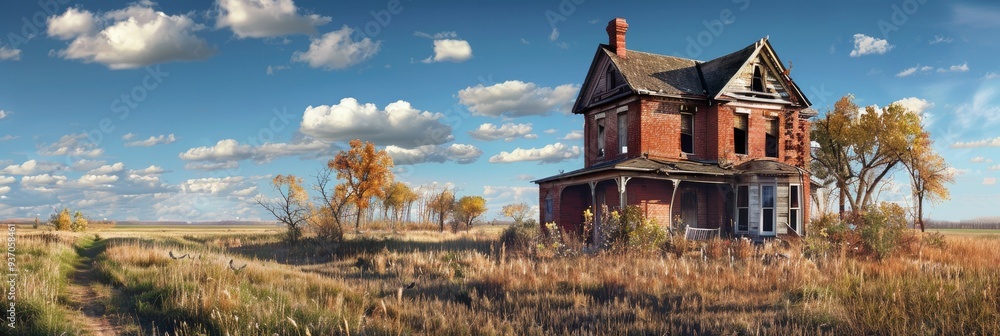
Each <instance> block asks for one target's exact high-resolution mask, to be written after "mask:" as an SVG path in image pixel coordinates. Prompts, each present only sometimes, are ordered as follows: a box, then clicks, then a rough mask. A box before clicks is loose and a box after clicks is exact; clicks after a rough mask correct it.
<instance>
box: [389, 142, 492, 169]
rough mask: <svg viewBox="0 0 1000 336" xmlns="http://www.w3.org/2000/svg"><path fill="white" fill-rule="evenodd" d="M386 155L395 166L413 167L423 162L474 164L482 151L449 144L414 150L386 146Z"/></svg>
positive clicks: (421, 147) (474, 147) (426, 146)
mask: <svg viewBox="0 0 1000 336" xmlns="http://www.w3.org/2000/svg"><path fill="white" fill-rule="evenodd" d="M385 152H386V154H389V156H390V157H392V162H393V163H394V164H395V165H396V166H405V165H414V164H420V163H425V162H437V163H442V162H446V161H454V162H456V163H459V164H469V163H473V162H476V160H478V159H479V157H480V156H482V155H483V151H482V150H481V149H479V148H477V147H476V146H473V145H466V144H451V145H450V146H437V145H425V146H419V147H416V148H410V149H407V148H402V147H398V146H386V148H385Z"/></svg>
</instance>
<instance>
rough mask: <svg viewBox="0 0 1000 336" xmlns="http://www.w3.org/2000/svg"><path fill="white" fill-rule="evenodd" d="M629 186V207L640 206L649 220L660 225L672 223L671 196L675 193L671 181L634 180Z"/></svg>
mask: <svg viewBox="0 0 1000 336" xmlns="http://www.w3.org/2000/svg"><path fill="white" fill-rule="evenodd" d="M627 186H628V188H627V189H628V190H627V193H628V200H627V202H628V204H629V205H636V206H639V208H640V209H642V212H643V214H645V215H646V217H647V218H655V219H656V222H657V223H658V224H660V225H667V224H668V223H670V195H671V193H672V192H673V184H672V183H671V182H670V181H664V180H651V179H632V180H630V181H629V182H628V184H627Z"/></svg>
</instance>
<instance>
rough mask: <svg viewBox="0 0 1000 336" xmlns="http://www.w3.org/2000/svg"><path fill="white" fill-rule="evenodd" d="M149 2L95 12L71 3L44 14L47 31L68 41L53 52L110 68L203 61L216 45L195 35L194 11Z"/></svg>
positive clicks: (67, 57)
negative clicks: (174, 10) (170, 11)
mask: <svg viewBox="0 0 1000 336" xmlns="http://www.w3.org/2000/svg"><path fill="white" fill-rule="evenodd" d="M149 5H150V4H149V3H136V4H132V5H130V6H129V7H127V8H125V9H120V10H115V11H110V12H106V13H98V14H94V13H92V12H90V11H87V10H83V9H77V8H70V9H67V10H66V12H65V13H63V14H62V15H55V16H51V17H49V18H48V31H47V32H48V34H49V36H52V37H56V38H59V39H62V40H70V43H69V45H68V46H67V47H66V49H63V50H60V51H59V52H58V55H59V56H61V57H63V58H65V59H76V60H81V61H83V62H85V63H100V64H104V65H107V66H108V67H109V68H111V69H132V68H138V67H143V66H147V65H151V64H157V63H166V62H173V61H194V60H204V59H207V58H209V57H211V56H212V55H214V54H215V52H216V50H215V48H214V47H212V46H210V45H209V44H208V42H206V41H205V40H204V39H201V38H199V37H197V36H195V34H194V33H195V32H196V31H199V30H202V29H204V28H205V27H204V25H201V24H198V23H195V22H194V20H192V18H191V16H192V15H193V14H178V15H168V14H166V13H164V12H160V11H156V10H154V9H152V8H151V7H150V6H149Z"/></svg>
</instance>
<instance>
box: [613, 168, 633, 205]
mask: <svg viewBox="0 0 1000 336" xmlns="http://www.w3.org/2000/svg"><path fill="white" fill-rule="evenodd" d="M631 179H632V177H629V176H619V177H618V178H616V179H615V182H617V183H618V208H619V209H625V202H626V201H628V197H626V195H625V185H626V184H628V181H629V180H631ZM619 180H621V181H619Z"/></svg>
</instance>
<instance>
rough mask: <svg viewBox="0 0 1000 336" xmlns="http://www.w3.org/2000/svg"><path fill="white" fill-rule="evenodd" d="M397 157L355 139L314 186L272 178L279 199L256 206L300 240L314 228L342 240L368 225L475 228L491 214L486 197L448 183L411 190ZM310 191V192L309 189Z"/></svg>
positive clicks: (320, 235)
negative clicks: (398, 173)
mask: <svg viewBox="0 0 1000 336" xmlns="http://www.w3.org/2000/svg"><path fill="white" fill-rule="evenodd" d="M393 167H394V164H393V161H392V158H391V157H390V156H389V155H388V154H387V153H386V152H385V151H384V150H376V148H375V144H373V143H371V142H362V141H361V140H352V141H351V142H350V148H349V149H347V150H342V151H340V152H338V153H337V154H336V155H335V156H334V158H333V159H331V160H329V161H328V162H327V163H326V165H325V166H324V167H323V168H322V169H320V170H319V171H318V172H317V174H316V175H314V176H313V179H312V181H311V182H312V183H311V185H310V186H308V187H309V188H308V189H307V186H306V185H305V182H304V181H303V179H302V178H301V177H297V176H295V175H278V176H275V177H274V178H273V179H272V180H271V186H272V188H273V189H274V191H275V193H276V194H277V196H276V197H274V198H267V197H264V196H258V197H257V198H256V202H257V204H259V205H260V206H261V207H263V208H264V209H265V210H267V211H268V212H269V213H270V214H271V215H273V216H274V217H275V219H277V220H278V222H280V223H281V224H283V225H284V226H286V227H287V229H288V231H287V239H288V240H289V241H292V242H294V241H297V240H299V239H300V238H301V237H302V235H303V234H304V229H306V228H310V229H311V230H312V231H313V232H314V233H315V234H316V236H317V237H318V238H320V239H323V240H327V241H342V240H343V239H344V232H345V228H349V227H351V226H353V227H354V231H355V232H360V231H361V229H362V227H363V226H364V225H366V224H368V225H373V224H374V223H383V224H388V225H389V227H390V228H391V229H392V230H397V229H398V228H399V227H400V225H402V224H405V223H420V224H424V223H436V224H437V227H438V229H439V230H440V231H444V230H445V224H446V223H450V224H451V227H452V230H458V229H459V228H460V227H461V226H465V228H470V227H472V225H473V223H474V222H475V221H476V219H478V218H479V217H480V216H482V215H483V214H484V213H485V212H486V199H484V198H483V197H482V196H476V195H468V196H462V197H460V198H457V199H456V195H455V193H454V191H452V190H450V189H449V188H448V187H446V186H445V187H442V188H441V189H440V190H438V189H436V188H433V187H422V188H412V187H410V186H409V185H407V184H406V183H403V182H400V181H397V180H396V179H395V174H393V173H392V168H393ZM310 191H311V192H310Z"/></svg>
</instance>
